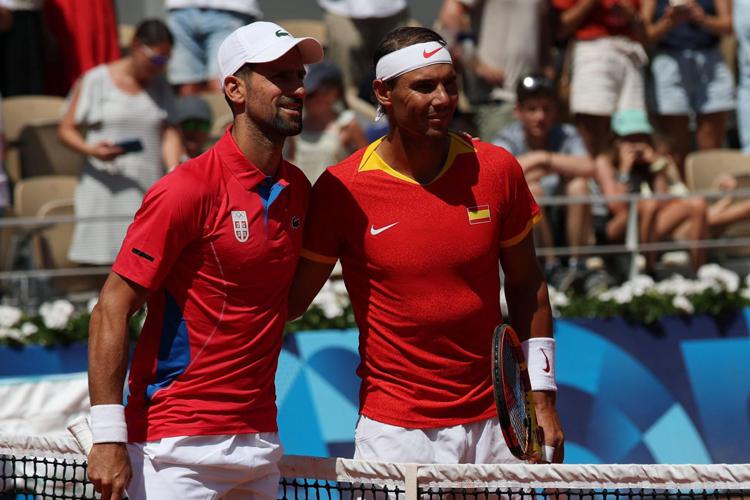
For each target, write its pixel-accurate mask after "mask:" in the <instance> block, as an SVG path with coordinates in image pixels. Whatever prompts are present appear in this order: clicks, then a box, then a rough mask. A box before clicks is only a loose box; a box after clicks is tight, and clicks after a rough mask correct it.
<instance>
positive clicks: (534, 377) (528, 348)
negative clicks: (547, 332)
mask: <svg viewBox="0 0 750 500" xmlns="http://www.w3.org/2000/svg"><path fill="white" fill-rule="evenodd" d="M521 349H522V350H523V355H524V357H525V358H526V364H527V365H528V370H529V379H530V380H531V390H532V391H556V390H557V384H556V383H555V339H553V338H551V337H532V338H530V339H529V340H525V341H523V342H521Z"/></svg>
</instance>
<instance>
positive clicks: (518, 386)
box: [492, 324, 543, 462]
mask: <svg viewBox="0 0 750 500" xmlns="http://www.w3.org/2000/svg"><path fill="white" fill-rule="evenodd" d="M492 386H493V390H494V394H495V405H496V406H497V416H498V419H499V420H500V428H501V429H502V431H503V437H504V438H505V442H506V443H507V445H508V448H509V449H510V451H511V453H513V455H514V456H515V457H516V458H519V459H521V460H527V461H531V462H541V461H542V457H543V455H542V433H541V429H540V428H539V426H538V425H537V423H536V411H535V409H534V402H533V401H532V399H531V382H530V381H529V373H528V371H527V369H526V360H525V359H524V356H523V351H522V350H521V342H520V341H519V340H518V335H517V334H516V332H515V330H513V328H512V327H511V326H510V325H506V324H503V325H500V326H498V327H497V328H495V332H494V333H493V335H492Z"/></svg>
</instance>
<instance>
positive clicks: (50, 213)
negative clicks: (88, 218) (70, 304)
mask: <svg viewBox="0 0 750 500" xmlns="http://www.w3.org/2000/svg"><path fill="white" fill-rule="evenodd" d="M74 214H75V208H74V206H73V199H72V198H62V199H57V200H50V201H48V202H46V203H44V204H42V206H41V207H39V211H38V212H37V216H38V217H39V218H42V219H44V218H46V217H57V216H64V215H74ZM73 227H74V223H73V222H63V223H57V224H52V225H49V226H45V227H44V228H43V229H40V230H39V231H37V232H35V233H34V236H33V237H32V241H31V244H32V253H33V258H34V263H35V265H36V267H38V268H40V269H67V268H77V267H81V266H79V265H78V264H77V263H75V262H71V261H70V260H68V249H69V248H70V242H71V240H72V238H73ZM105 279H106V275H104V274H102V275H85V276H57V277H54V278H52V280H51V284H52V286H53V287H54V288H55V289H57V290H58V291H60V292H64V293H66V294H70V293H77V292H84V291H90V290H91V291H93V290H99V289H100V288H101V286H102V285H103V284H104V280H105Z"/></svg>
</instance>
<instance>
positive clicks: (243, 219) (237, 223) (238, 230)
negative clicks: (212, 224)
mask: <svg viewBox="0 0 750 500" xmlns="http://www.w3.org/2000/svg"><path fill="white" fill-rule="evenodd" d="M232 223H233V224H234V237H235V238H237V241H239V242H240V243H244V242H246V241H247V239H248V238H249V237H250V232H249V230H248V227H247V212H245V211H244V210H232Z"/></svg>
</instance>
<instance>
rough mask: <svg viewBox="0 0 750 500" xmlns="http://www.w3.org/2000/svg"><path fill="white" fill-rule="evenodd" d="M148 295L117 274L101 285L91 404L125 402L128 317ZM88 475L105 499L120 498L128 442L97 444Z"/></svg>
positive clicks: (94, 319) (92, 331) (92, 343)
mask: <svg viewBox="0 0 750 500" xmlns="http://www.w3.org/2000/svg"><path fill="white" fill-rule="evenodd" d="M147 295H148V290H146V289H145V288H143V287H141V286H139V285H137V284H135V283H133V282H132V281H128V280H126V279H124V278H122V277H121V276H120V275H118V274H115V273H110V275H109V277H107V281H106V282H105V283H104V286H103V287H102V291H101V294H100V295H99V302H98V303H97V304H96V307H94V310H93V312H92V313H91V323H90V326H89V397H90V398H91V406H92V407H93V406H96V405H122V391H123V386H124V384H125V372H126V371H127V363H128V320H129V319H130V316H132V315H133V313H134V312H135V311H137V310H138V309H139V308H140V307H141V306H142V305H143V303H144V302H145V300H146V296H147ZM94 425H95V427H96V423H95V424H94ZM88 474H89V478H90V479H91V481H92V482H93V483H94V485H95V486H96V490H97V491H100V492H101V493H102V499H103V500H109V499H113V500H119V499H121V498H122V497H123V493H124V490H125V487H126V486H127V484H128V483H129V482H130V477H131V471H130V462H129V460H128V452H127V449H126V448H125V443H120V442H117V443H107V442H105V443H99V444H94V446H93V447H92V449H91V453H90V454H89V465H88Z"/></svg>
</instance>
